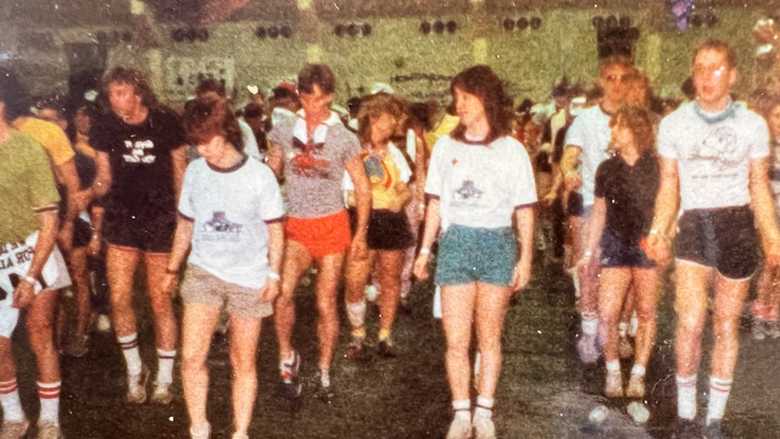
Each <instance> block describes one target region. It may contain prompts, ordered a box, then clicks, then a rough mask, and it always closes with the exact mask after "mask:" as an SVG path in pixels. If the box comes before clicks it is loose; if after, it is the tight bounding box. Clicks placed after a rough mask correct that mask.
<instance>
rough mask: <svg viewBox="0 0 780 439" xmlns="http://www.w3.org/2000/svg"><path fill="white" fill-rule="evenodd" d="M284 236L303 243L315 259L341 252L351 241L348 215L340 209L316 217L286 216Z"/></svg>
mask: <svg viewBox="0 0 780 439" xmlns="http://www.w3.org/2000/svg"><path fill="white" fill-rule="evenodd" d="M284 237H285V239H289V240H291V241H295V242H298V243H300V244H303V246H304V247H306V249H307V250H308V251H309V255H311V257H312V258H315V259H316V258H322V257H325V256H328V255H335V254H338V253H343V252H344V251H346V250H347V249H348V248H349V246H350V244H351V242H352V240H351V236H350V231H349V215H347V211H346V210H340V211H338V212H336V213H334V214H332V215H327V216H321V217H318V218H294V217H287V219H286V220H285V221H284Z"/></svg>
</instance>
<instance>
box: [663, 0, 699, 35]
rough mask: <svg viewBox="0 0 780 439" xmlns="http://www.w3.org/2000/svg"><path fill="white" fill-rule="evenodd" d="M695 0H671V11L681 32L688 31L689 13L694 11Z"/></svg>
mask: <svg viewBox="0 0 780 439" xmlns="http://www.w3.org/2000/svg"><path fill="white" fill-rule="evenodd" d="M693 1H694V0H671V2H670V3H669V9H670V11H671V12H672V17H674V21H675V23H676V24H677V29H679V30H680V32H685V30H686V29H688V12H690V11H691V9H693Z"/></svg>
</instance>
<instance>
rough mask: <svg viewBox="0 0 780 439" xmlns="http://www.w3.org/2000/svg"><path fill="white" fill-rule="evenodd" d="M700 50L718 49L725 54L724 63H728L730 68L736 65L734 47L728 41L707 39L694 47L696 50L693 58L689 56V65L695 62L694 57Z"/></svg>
mask: <svg viewBox="0 0 780 439" xmlns="http://www.w3.org/2000/svg"><path fill="white" fill-rule="evenodd" d="M702 50H715V51H718V52H720V53H722V54H724V55H726V64H728V66H729V67H730V68H732V69H734V68H736V67H737V52H736V51H735V50H734V48H733V47H731V46H730V45H729V43H727V42H725V41H723V40H718V39H715V38H710V39H708V40H707V41H705V42H704V43H702V44H700V45H699V47H697V48H696V50H695V51H694V52H693V58H691V65H693V64H694V63H695V62H696V57H697V56H698V55H699V52H701V51H702Z"/></svg>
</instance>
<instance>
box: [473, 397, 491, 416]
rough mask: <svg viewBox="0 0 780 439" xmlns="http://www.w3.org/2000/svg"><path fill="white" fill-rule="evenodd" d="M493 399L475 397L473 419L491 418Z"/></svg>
mask: <svg viewBox="0 0 780 439" xmlns="http://www.w3.org/2000/svg"><path fill="white" fill-rule="evenodd" d="M493 402H494V401H493V398H485V397H484V396H479V397H477V408H475V409H474V419H476V418H483V419H490V418H492V417H493Z"/></svg>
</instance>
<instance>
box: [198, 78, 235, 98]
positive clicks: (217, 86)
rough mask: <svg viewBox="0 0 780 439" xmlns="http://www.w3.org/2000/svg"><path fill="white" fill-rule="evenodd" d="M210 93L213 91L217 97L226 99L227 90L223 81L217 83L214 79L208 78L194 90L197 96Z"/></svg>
mask: <svg viewBox="0 0 780 439" xmlns="http://www.w3.org/2000/svg"><path fill="white" fill-rule="evenodd" d="M210 91H213V92H214V93H216V94H217V95H218V96H222V97H223V98H225V97H227V89H226V88H225V81H224V80H222V81H218V80H216V79H214V78H209V79H206V80H204V81H203V82H201V83H200V84H198V87H197V88H195V94H196V95H198V96H200V95H202V94H203V93H208V92H210Z"/></svg>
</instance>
